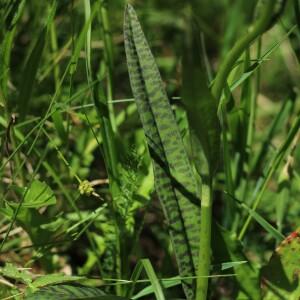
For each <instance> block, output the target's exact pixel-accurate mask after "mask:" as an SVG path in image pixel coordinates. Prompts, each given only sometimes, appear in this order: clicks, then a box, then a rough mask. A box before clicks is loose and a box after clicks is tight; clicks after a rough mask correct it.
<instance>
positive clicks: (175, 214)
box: [124, 5, 200, 299]
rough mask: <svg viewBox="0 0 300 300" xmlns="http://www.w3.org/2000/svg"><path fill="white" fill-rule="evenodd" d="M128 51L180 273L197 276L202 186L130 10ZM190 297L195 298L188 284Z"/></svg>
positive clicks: (144, 40)
mask: <svg viewBox="0 0 300 300" xmlns="http://www.w3.org/2000/svg"><path fill="white" fill-rule="evenodd" d="M124 35H125V50H126V56H127V65H128V70H129V76H130V82H131V87H132V91H133V94H134V98H135V101H136V104H137V107H138V112H139V115H140V119H141V121H142V125H143V129H144V133H145V136H146V140H147V144H148V148H149V152H150V155H151V158H152V162H153V168H154V177H155V187H156V192H157V194H158V197H159V199H160V201H161V204H162V206H163V209H164V212H165V216H166V219H167V221H168V223H169V230H170V235H171V240H172V243H173V248H174V251H175V255H176V258H177V262H178V267H179V272H180V275H181V276H183V277H187V276H191V275H194V272H195V268H196V266H197V261H196V260H197V255H198V240H199V227H200V225H199V223H200V222H199V215H200V213H199V208H198V206H197V205H196V204H194V203H192V202H196V203H197V204H198V201H199V200H198V199H197V198H198V197H197V196H198V195H199V191H198V186H197V182H196V179H195V176H194V174H193V172H192V168H191V165H190V162H189V160H188V156H187V153H186V150H185V148H184V145H183V141H182V137H181V136H180V132H179V129H178V126H177V124H176V120H175V117H174V114H173V112H172V109H171V106H170V103H169V101H168V97H167V95H166V92H165V90H164V87H163V83H162V80H161V77H160V74H159V70H158V68H157V66H156V63H155V60H154V58H153V55H152V53H151V50H150V48H149V46H148V43H147V41H146V39H145V36H144V33H143V31H142V29H141V26H140V24H139V21H138V19H137V16H136V13H135V11H134V9H133V8H132V6H130V5H127V7H126V11H125V24H124ZM184 288H185V293H186V296H187V298H188V299H193V298H194V292H193V288H192V286H191V283H188V282H185V284H184Z"/></svg>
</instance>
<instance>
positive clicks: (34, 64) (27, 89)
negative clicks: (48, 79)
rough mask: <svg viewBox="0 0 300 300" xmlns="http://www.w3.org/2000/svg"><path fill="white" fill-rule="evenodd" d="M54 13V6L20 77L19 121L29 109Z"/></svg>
mask: <svg viewBox="0 0 300 300" xmlns="http://www.w3.org/2000/svg"><path fill="white" fill-rule="evenodd" d="M55 11H56V5H53V6H52V8H51V11H50V14H49V17H48V22H47V24H46V25H45V26H44V28H43V29H42V30H41V32H40V34H39V37H38V39H37V41H36V43H35V45H34V47H33V49H32V51H31V53H30V55H29V57H28V60H27V62H26V64H25V66H24V70H23V74H22V76H21V78H22V81H21V86H20V89H19V95H18V98H17V105H18V111H19V113H20V117H21V119H24V117H25V116H26V115H27V113H28V111H29V107H30V99H31V95H32V92H33V88H34V84H35V82H36V81H35V78H36V75H37V71H38V68H39V65H40V62H41V59H42V55H43V50H44V47H45V43H46V37H47V27H48V24H49V23H50V21H51V20H52V18H53V16H54V13H55Z"/></svg>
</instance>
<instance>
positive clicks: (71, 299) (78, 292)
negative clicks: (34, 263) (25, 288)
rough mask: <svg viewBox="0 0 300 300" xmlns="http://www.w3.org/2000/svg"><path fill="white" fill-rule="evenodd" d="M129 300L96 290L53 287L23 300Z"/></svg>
mask: <svg viewBox="0 0 300 300" xmlns="http://www.w3.org/2000/svg"><path fill="white" fill-rule="evenodd" d="M58 299H59V300H79V299H82V300H129V299H128V298H124V297H118V296H113V295H105V293H104V292H102V291H101V290H100V289H98V288H92V287H83V286H72V285H53V286H48V287H44V288H42V289H40V290H39V291H37V292H35V293H33V294H29V295H27V296H26V297H25V298H24V300H58Z"/></svg>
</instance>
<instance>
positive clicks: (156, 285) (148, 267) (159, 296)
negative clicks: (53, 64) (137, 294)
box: [142, 259, 165, 300]
mask: <svg viewBox="0 0 300 300" xmlns="http://www.w3.org/2000/svg"><path fill="white" fill-rule="evenodd" d="M142 265H143V267H144V269H145V271H146V273H147V276H148V278H149V280H150V282H151V285H152V287H153V291H154V294H155V296H156V300H165V296H164V293H163V290H162V287H161V284H160V282H159V280H158V278H157V276H156V274H155V271H154V269H153V267H152V264H151V262H150V260H149V259H142Z"/></svg>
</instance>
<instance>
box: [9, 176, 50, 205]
mask: <svg viewBox="0 0 300 300" xmlns="http://www.w3.org/2000/svg"><path fill="white" fill-rule="evenodd" d="M55 204H56V197H55V195H54V193H53V191H52V190H51V188H50V187H49V186H48V185H47V184H46V183H45V182H41V181H39V180H34V181H33V182H32V184H31V186H30V187H29V188H28V191H26V190H25V197H24V201H23V203H22V208H40V207H42V206H49V205H55ZM10 205H12V206H18V203H11V202H10Z"/></svg>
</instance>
